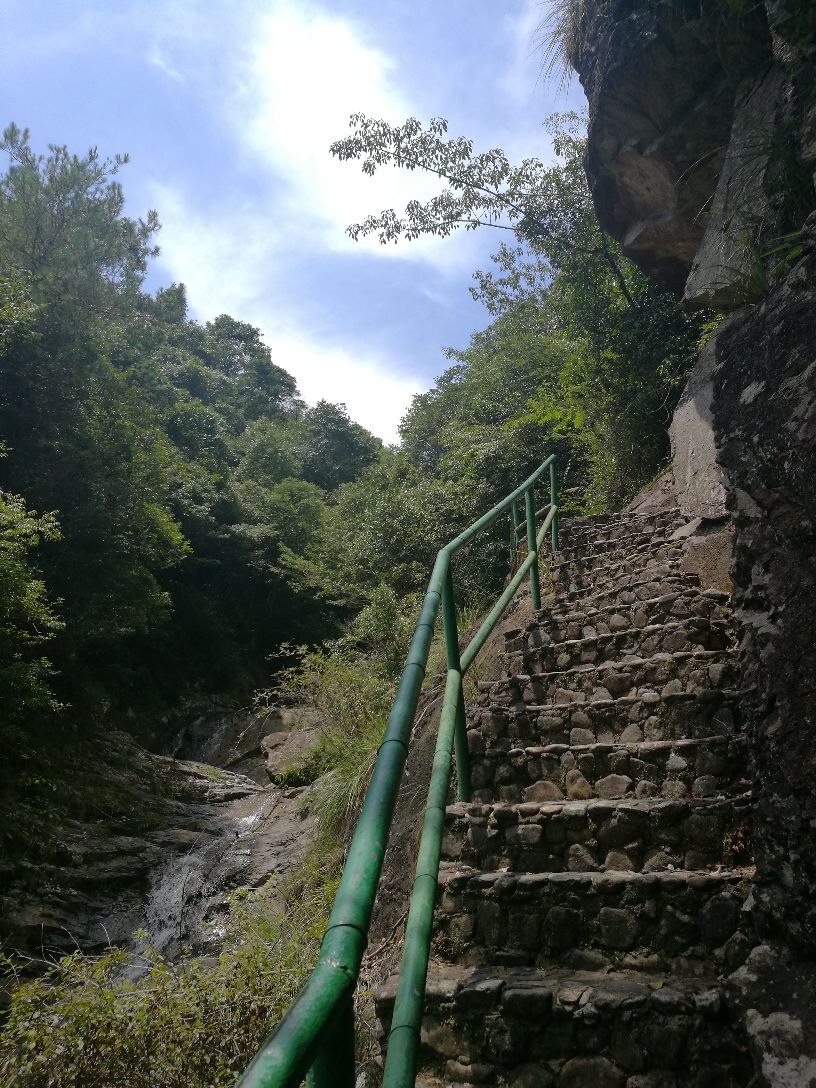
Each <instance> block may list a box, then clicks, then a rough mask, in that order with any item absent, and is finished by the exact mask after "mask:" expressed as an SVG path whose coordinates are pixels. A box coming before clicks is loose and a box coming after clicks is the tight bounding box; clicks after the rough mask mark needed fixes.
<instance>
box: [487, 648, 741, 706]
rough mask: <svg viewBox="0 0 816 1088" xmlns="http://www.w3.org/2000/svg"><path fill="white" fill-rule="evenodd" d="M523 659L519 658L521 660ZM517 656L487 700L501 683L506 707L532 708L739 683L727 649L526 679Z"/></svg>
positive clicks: (511, 658) (633, 659)
mask: <svg viewBox="0 0 816 1088" xmlns="http://www.w3.org/2000/svg"><path fill="white" fill-rule="evenodd" d="M519 656H521V655H519ZM517 664H518V662H517V660H516V656H515V655H513V654H508V655H507V659H506V662H505V668H506V669H507V672H508V675H507V677H506V678H505V679H504V680H497V681H496V683H495V685H494V693H493V694H492V700H491V701H496V702H498V701H504V700H499V699H498V697H497V696H498V693H499V692H501V691H502V688H501V687H500V685H502V684H505V685H506V687H505V689H504V690H505V691H506V692H507V696H508V702H510V704H511V705H512V703H515V702H518V701H519V700H520V701H522V702H524V703H527V704H530V705H534V706H541V705H546V704H550V703H552V704H563V703H570V704H585V703H592V702H595V703H597V702H612V701H614V700H616V699H620V698H622V697H624V696H626V697H629V698H635V697H637V698H642V697H643V696H644V695H648V696H649V697H650V698H649V699H647V702H649V701H650V699H651V701H654V700H653V699H652V698H651V697H653V696H654V695H662V696H663V697H664V698H665V697H666V696H670V695H682V694H693V693H695V692H698V691H711V690H718V689H720V688H733V687H735V686H736V685H737V683H738V659H737V657H736V654H735V653H734V652H733V651H730V650H696V649H695V650H678V651H676V652H674V653H655V654H651V655H650V656H648V657H640V656H639V655H635V654H633V655H631V656H626V657H623V658H621V659H620V661H614V662H606V661H605V662H601V664H599V665H595V664H593V663H591V662H586V663H585V664H582V665H575V666H573V667H572V668H569V669H563V670H560V669H559V670H553V671H549V672H541V673H533V674H528V673H524V672H522V671H520V670H519V669H517V668H516V665H517Z"/></svg>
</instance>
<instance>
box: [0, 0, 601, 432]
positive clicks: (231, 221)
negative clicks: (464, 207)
mask: <svg viewBox="0 0 816 1088" xmlns="http://www.w3.org/2000/svg"><path fill="white" fill-rule="evenodd" d="M0 11H2V13H3V18H2V26H3V34H2V41H0V101H2V102H3V106H4V116H3V117H2V118H0V120H2V122H3V123H7V122H8V121H11V120H14V121H16V122H17V123H18V124H19V125H21V126H27V127H29V128H30V129H31V135H32V143H33V144H34V146H35V147H37V148H44V145H45V144H46V143H67V144H68V145H69V147H70V148H71V149H72V150H77V151H84V150H85V149H86V148H87V147H89V146H91V145H95V146H98V147H99V150H100V152H101V153H103V154H108V155H109V154H113V153H115V152H125V151H126V152H128V153H129V154H130V156H131V162H130V164H129V165H128V166H127V167H126V168H125V169H124V171H123V174H122V181H123V185H124V188H125V192H126V196H127V199H128V210H129V212H130V213H131V214H140V213H144V211H146V209H147V208H150V207H155V208H156V209H157V211H158V213H159V218H160V220H161V222H162V231H161V234H160V237H159V242H160V245H161V247H162V253H161V256H160V257H159V258H158V259H157V260H156V262H155V263H154V266H153V268H152V270H151V273H150V278H149V281H148V286H149V287H150V288H151V289H154V288H156V287H159V286H162V285H166V284H168V283H171V282H173V281H179V280H180V281H182V282H184V283H185V284H187V288H188V297H189V301H190V306H191V311H192V316H194V317H196V318H197V319H199V320H202V321H205V320H208V319H210V318H212V317H215V316H217V315H218V314H219V313H225V312H226V313H230V314H232V315H233V316H235V317H237V318H240V319H242V320H244V321H249V322H251V323H252V324H254V325H257V326H258V327H259V328H260V329H261V331H262V333H263V336H264V339H265V340H266V342H267V343H268V344H269V345H270V347H271V348H272V352H273V356H274V359H275V361H276V362H277V363H278V364H279V365H280V366H283V367H285V368H286V369H287V370H289V371H290V372H291V373H292V374H294V375H295V377H296V378H297V380H298V384H299V385H300V388H301V391H302V392H303V394H304V396H305V397H306V399H307V400H309V401H312V402H313V401H315V400H317V399H318V398H319V397H321V396H323V397H327V398H328V399H330V400H334V401H344V402H345V403H346V404H347V405H348V408H349V412H350V414H351V415H352V417H353V418H355V419H357V420H359V422H361V423H363V424H364V425H365V426H367V427H369V428H370V429H371V430H372V431H374V432H375V433H377V434H379V435H380V436H381V437H383V438H385V439H386V440H394V439H395V437H396V428H397V424H398V422H399V419H400V418H401V416H402V414H403V413H404V411H405V408H406V407H407V405H408V403H409V401H410V398H411V396H412V395H413V394H415V393H417V392H420V391H422V390H424V389H427V388H428V387H429V386H430V385H431V384H432V382H433V379H434V377H435V375H437V374H438V373H440V371H441V370H443V369H444V367H445V365H446V363H445V359H444V358H443V356H442V349H443V348H444V347H446V346H456V347H462V346H465V345H466V344H467V342H468V339H469V337H470V334H471V333H472V332H473V331H475V330H476V329H478V328H481V327H483V326H484V325H485V324H487V322H488V320H489V319H488V315H487V314H486V313H485V311H484V310H483V309H482V307H481V306H480V305H479V304H478V303H476V302H474V301H473V300H472V298H471V296H470V294H469V293H468V287H469V285H470V283H471V277H472V273H473V271H474V269H476V268H485V267H487V266H488V265H489V260H490V254H491V253H492V252H493V251H494V250H495V249H496V248H497V246H498V243H499V241H500V239H499V238H498V237H497V234H498V232H491V231H488V230H480V231H477V232H475V233H467V234H464V233H460V234H458V235H456V236H454V237H451V238H448V239H423V240H420V241H418V242H414V243H400V244H399V245H398V246H393V245H391V246H388V247H382V246H380V245H379V243H378V242H377V241H376V240H369V241H366V242H363V243H355V242H352V241H351V240H350V239H349V238H348V237H347V236H346V234H345V228H346V226H347V225H348V224H349V223H350V222H353V221H356V220H358V219H360V218H362V217H363V216H364V215H365V214H367V213H368V212H376V211H379V210H380V209H381V208H384V207H392V206H394V207H398V208H402V207H403V206H404V204H405V202H406V201H407V200H408V199H410V198H411V197H413V196H418V197H420V198H427V197H429V196H430V195H432V194H433V193H434V192H435V191H436V186H435V184H434V183H433V181H432V180H431V179H427V178H423V177H422V176H420V175H418V174H416V173H403V174H400V173H398V172H396V171H387V172H385V173H379V174H378V175H377V176H376V177H375V178H373V179H372V178H368V177H366V176H365V175H363V174H362V172H361V171H360V169H359V166H358V164H356V163H338V162H336V161H335V160H333V159H332V158H331V156H330V155H329V152H328V145H329V144H330V143H331V142H332V141H333V140H335V139H339V138H340V137H342V136H343V135H344V134H345V133H346V132H347V131H348V117H349V114H350V113H352V112H353V111H362V112H364V113H367V114H369V115H370V116H375V117H385V118H387V119H388V120H389V121H391V122H395V123H396V122H400V121H402V120H404V119H405V118H406V117H408V116H415V117H418V118H419V119H420V120H423V121H427V120H428V119H429V118H430V117H432V116H435V115H442V116H444V117H447V118H448V121H449V123H450V124H449V132H450V134H451V135H454V136H456V135H466V136H469V137H471V138H472V139H473V140H474V141H475V144H476V148H477V149H486V148H489V147H501V148H503V149H504V150H505V151H506V152H507V153H508V154H510V155H511V157H513V158H517V159H521V158H524V157H527V156H536V157H538V158H543V159H547V158H549V155H550V151H549V143H548V140H547V138H546V135H545V133H544V132H543V129H542V127H541V122H542V121H543V119H544V118H545V117H546V116H547V115H548V114H549V113H551V112H553V111H554V110H565V109H569V108H581V106H582V104H583V98H582V95H581V93H580V88H579V87H577V85H576V86H573V87H571V88H567V89H560V88H559V84H558V80H557V79H554V80H547V79H546V78H543V77H542V76H541V74H540V67H541V53H540V49H538V48H537V47H536V41H537V36H536V28H537V27H538V25H539V23H540V22H541V18H542V7H541V4H540V2H539V0H435V2H434V0H379V2H376V0H334V2H329V0H323V2H320V0H266V2H264V3H259V2H254V0H230V2H224V0H206V2H204V0H162V2H158V0H115V2H114V0H96V2H93V0H82V2H79V0H73V2H72V0H59V2H58V0H2V3H1V4H0Z"/></svg>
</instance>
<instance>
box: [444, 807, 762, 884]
mask: <svg viewBox="0 0 816 1088" xmlns="http://www.w3.org/2000/svg"><path fill="white" fill-rule="evenodd" d="M750 804H751V797H750V793H747V792H746V793H743V794H742V795H739V796H734V797H727V798H720V797H717V798H703V799H699V800H697V799H691V800H689V799H686V800H662V799H652V800H615V801H603V800H598V799H595V800H589V801H566V802H542V803H539V802H525V803H522V804H515V805H510V804H499V803H494V804H479V803H472V804H464V803H461V802H460V803H457V804H454V805H449V806H448V808H447V811H446V818H445V837H444V840H443V843H442V856H443V859H444V860H445V861H449V862H456V863H458V864H460V865H468V866H471V867H473V868H474V869H480V870H485V871H490V870H500V869H507V870H509V871H511V872H524V871H527V872H531V873H547V872H594V871H597V870H601V869H608V870H609V869H614V870H628V871H631V872H659V871H661V870H669V869H672V868H673V869H678V870H680V869H689V870H690V869H706V868H709V867H715V866H716V865H717V864H718V863H721V862H723V861H725V863H726V864H728V865H737V864H745V863H747V861H748V860H749V858H748V850H749V846H750V829H749V819H750Z"/></svg>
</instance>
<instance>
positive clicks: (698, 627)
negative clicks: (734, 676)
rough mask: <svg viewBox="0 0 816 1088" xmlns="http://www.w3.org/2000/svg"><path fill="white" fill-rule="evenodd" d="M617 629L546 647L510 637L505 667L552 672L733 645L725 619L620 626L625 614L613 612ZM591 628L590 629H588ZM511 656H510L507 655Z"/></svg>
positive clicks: (506, 650)
mask: <svg viewBox="0 0 816 1088" xmlns="http://www.w3.org/2000/svg"><path fill="white" fill-rule="evenodd" d="M611 619H612V621H613V623H614V624H615V625H616V626H617V627H618V629H617V630H614V631H610V632H604V633H597V634H595V635H587V636H584V637H582V638H577V639H568V640H565V641H563V642H556V643H553V644H551V645H549V646H530V644H529V643H530V641H534V640H530V639H523V638H517V639H511V640H508V641H507V643H506V649H505V654H506V660H507V663H508V667H510V666H511V665H512V668H513V670H514V671H516V670H517V671H519V672H522V673H541V672H555V671H557V670H561V669H571V668H575V667H576V666H579V665H586V664H587V663H589V664H600V663H601V662H604V661H617V660H619V659H620V658H623V657H631V656H633V655H634V656H637V657H650V656H651V655H652V654H656V653H677V652H678V651H680V650H692V649H695V648H700V649H703V650H725V649H727V648H728V647H729V646H730V645H732V644H733V637H732V635H731V631H730V628H729V625H728V624H727V623H726V622H725V620H708V619H702V618H701V617H697V616H693V617H688V618H685V619H676V620H669V621H666V622H661V623H650V624H648V625H646V626H637V627H633V626H631V625H627V626H626V627H625V628H621V627H620V624H621V622H625V617H623V616H620V615H617V616H615V615H613V616H612V617H611ZM588 629H589V630H591V629H592V628H588ZM511 655H512V656H511Z"/></svg>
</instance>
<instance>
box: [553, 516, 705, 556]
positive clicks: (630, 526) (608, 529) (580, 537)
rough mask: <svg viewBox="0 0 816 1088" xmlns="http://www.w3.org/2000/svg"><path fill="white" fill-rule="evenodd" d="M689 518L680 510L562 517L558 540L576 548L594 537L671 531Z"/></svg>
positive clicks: (622, 536) (593, 539)
mask: <svg viewBox="0 0 816 1088" xmlns="http://www.w3.org/2000/svg"><path fill="white" fill-rule="evenodd" d="M687 520H688V519H687V518H685V517H684V516H683V515H682V514H681V513H680V511H679V510H677V509H675V510H668V511H665V512H664V513H660V514H634V515H632V514H625V513H624V514H590V515H588V516H586V517H576V518H566V517H565V518H561V519H560V522H559V543H560V545H561V546H562V547H564V548H579V547H583V546H586V545H587V544H592V543H594V541H596V540H620V539H625V538H626V537H628V536H630V535H631V534H632V533H639V532H649V531H651V532H661V531H662V532H666V531H668V532H674V530H675V529H677V528H679V527H680V526H681V525H685V523H686V521H687Z"/></svg>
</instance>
